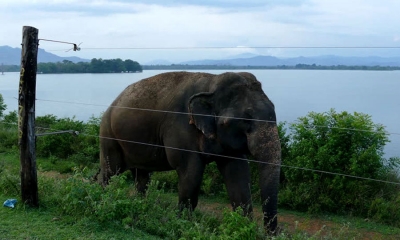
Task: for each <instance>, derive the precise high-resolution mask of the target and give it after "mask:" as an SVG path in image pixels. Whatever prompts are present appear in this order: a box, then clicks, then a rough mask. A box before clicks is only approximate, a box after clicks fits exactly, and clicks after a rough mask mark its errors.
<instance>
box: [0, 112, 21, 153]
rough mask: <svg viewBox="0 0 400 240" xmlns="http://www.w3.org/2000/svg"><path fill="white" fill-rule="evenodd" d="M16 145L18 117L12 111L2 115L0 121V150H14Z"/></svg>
mask: <svg viewBox="0 0 400 240" xmlns="http://www.w3.org/2000/svg"><path fill="white" fill-rule="evenodd" d="M17 147H18V117H17V112H16V111H12V112H9V113H8V114H7V115H4V116H3V120H2V122H0V152H3V151H10V149H12V150H16V149H17Z"/></svg>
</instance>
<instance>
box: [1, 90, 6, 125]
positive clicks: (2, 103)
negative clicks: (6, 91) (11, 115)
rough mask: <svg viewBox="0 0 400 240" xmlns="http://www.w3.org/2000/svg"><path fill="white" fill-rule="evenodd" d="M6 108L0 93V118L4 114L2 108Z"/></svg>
mask: <svg viewBox="0 0 400 240" xmlns="http://www.w3.org/2000/svg"><path fill="white" fill-rule="evenodd" d="M6 109H7V105H6V104H5V103H4V99H3V96H2V95H1V94H0V119H2V118H3V116H4V110H6Z"/></svg>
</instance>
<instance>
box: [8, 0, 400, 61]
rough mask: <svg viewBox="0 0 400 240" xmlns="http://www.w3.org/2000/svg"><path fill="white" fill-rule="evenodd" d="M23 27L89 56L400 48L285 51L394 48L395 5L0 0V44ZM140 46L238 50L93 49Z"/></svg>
mask: <svg viewBox="0 0 400 240" xmlns="http://www.w3.org/2000/svg"><path fill="white" fill-rule="evenodd" d="M24 25H29V26H34V27H36V28H38V29H39V38H45V39H54V40H60V41H68V42H74V43H78V44H79V43H81V42H82V44H81V48H82V50H81V51H80V52H71V51H70V52H65V49H68V48H69V46H68V45H64V44H54V43H49V42H44V41H41V42H40V48H43V49H45V50H46V51H51V52H52V53H54V54H57V55H60V56H71V55H74V56H78V57H82V58H89V59H91V58H103V59H109V58H122V59H128V58H129V59H133V60H137V61H139V62H140V63H146V62H149V61H151V60H156V59H166V60H169V61H174V62H179V61H184V60H196V59H220V58H226V57H229V56H233V55H237V54H241V53H254V54H262V55H272V56H277V57H292V56H300V55H303V56H310V55H311V56H315V55H326V54H333V55H345V56H361V55H363V56H366V55H377V56H383V57H388V56H400V50H399V49H371V48H361V49H360V48H356V49H324V48H322V49H321V48H317V49H302V48H299V49H292V48H285V47H399V46H400V1H399V0H351V1H350V0H292V1H290V0H271V1H269V0H202V1H200V0H192V1H190V0H187V1H183V0H175V1H174V0H159V1H158V0H135V1H128V0H0V46H3V45H8V46H11V47H20V43H21V38H22V26H24ZM141 47H145V48H163V47H167V48H168V47H238V48H232V49H192V50H183V49H180V50H179V49H175V50H160V49H154V50H150V49H147V50H133V49H131V50H129V49H120V50H115V49H114V50H112V49H93V48H141ZM251 47H280V48H251ZM91 48H92V49H91Z"/></svg>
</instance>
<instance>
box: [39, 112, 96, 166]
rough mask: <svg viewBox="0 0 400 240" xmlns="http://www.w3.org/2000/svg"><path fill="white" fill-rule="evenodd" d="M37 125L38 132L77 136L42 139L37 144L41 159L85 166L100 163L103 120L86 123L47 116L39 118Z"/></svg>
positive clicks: (59, 135)
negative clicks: (61, 160)
mask: <svg viewBox="0 0 400 240" xmlns="http://www.w3.org/2000/svg"><path fill="white" fill-rule="evenodd" d="M36 126H37V129H38V132H39V133H41V132H57V131H65V130H73V131H74V133H63V134H56V135H46V136H39V137H38V138H37V145H36V149H37V151H36V152H37V155H38V156H40V157H50V156H53V157H55V158H58V159H69V160H70V161H73V162H75V163H77V164H78V165H83V166H87V165H88V164H90V163H97V162H98V161H99V138H98V136H99V131H100V118H96V117H92V118H90V119H89V121H88V122H87V123H84V122H82V121H78V120H75V119H74V118H58V117H56V116H54V115H45V116H41V117H37V118H36ZM75 133H76V134H75Z"/></svg>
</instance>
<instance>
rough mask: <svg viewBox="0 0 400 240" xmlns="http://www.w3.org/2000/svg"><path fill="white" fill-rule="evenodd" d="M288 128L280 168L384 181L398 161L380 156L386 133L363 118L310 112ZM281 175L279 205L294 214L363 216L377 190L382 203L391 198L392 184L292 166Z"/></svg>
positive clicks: (385, 141) (331, 111) (361, 116)
mask: <svg viewBox="0 0 400 240" xmlns="http://www.w3.org/2000/svg"><path fill="white" fill-rule="evenodd" d="M290 130H291V134H290V141H289V150H288V152H287V156H286V157H285V158H284V159H283V164H285V165H290V166H295V167H301V168H307V169H315V170H319V171H326V172H333V173H339V174H346V175H352V176H358V177H363V178H373V179H386V178H387V177H388V175H389V174H390V172H391V171H393V167H395V166H397V165H398V163H399V159H397V158H391V159H389V160H386V159H384V158H383V148H384V146H385V144H386V143H387V142H388V137H387V134H386V132H385V130H384V127H383V126H382V125H380V124H374V123H373V122H372V120H371V117H370V116H368V115H366V114H362V113H357V112H355V113H354V114H350V113H348V112H341V113H337V112H335V111H334V110H333V109H331V110H330V111H329V112H326V113H315V112H311V113H309V114H308V115H307V116H305V117H301V118H299V122H297V123H293V124H292V125H291V126H290ZM287 142H288V141H284V143H287ZM283 154H284V153H283ZM282 171H283V173H284V181H283V184H282V186H281V191H280V197H279V201H280V204H281V206H287V207H290V208H293V209H297V210H303V211H310V212H325V211H326V212H333V213H352V214H356V215H362V216H367V214H368V209H369V208H370V206H371V202H372V201H374V199H375V197H377V196H378V195H379V194H380V193H381V191H382V190H383V189H386V190H388V192H387V193H385V194H384V195H385V198H386V199H387V200H388V199H390V198H392V197H393V195H394V194H397V191H394V189H393V186H387V185H384V184H382V183H379V182H375V181H367V180H362V179H355V178H351V177H345V176H342V175H335V174H333V175H332V174H326V173H320V172H314V171H305V170H298V169H294V168H282ZM388 188H390V189H388Z"/></svg>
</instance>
